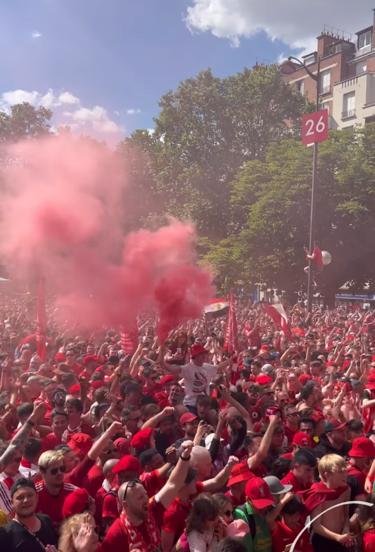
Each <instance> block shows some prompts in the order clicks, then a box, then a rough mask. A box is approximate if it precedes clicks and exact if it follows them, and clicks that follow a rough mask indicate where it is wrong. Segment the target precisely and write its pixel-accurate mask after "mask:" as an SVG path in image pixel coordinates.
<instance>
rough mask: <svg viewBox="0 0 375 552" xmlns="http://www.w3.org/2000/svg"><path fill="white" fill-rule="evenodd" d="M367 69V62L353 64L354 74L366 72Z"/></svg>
mask: <svg viewBox="0 0 375 552" xmlns="http://www.w3.org/2000/svg"><path fill="white" fill-rule="evenodd" d="M366 71H367V63H357V65H356V66H355V74H356V75H357V76H358V75H362V74H363V73H366Z"/></svg>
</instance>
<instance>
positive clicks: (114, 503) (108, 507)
mask: <svg viewBox="0 0 375 552" xmlns="http://www.w3.org/2000/svg"><path fill="white" fill-rule="evenodd" d="M118 514H119V511H118V500H117V493H116V491H113V490H111V491H109V493H107V494H106V495H105V496H104V498H103V505H102V519H116V518H117V517H118Z"/></svg>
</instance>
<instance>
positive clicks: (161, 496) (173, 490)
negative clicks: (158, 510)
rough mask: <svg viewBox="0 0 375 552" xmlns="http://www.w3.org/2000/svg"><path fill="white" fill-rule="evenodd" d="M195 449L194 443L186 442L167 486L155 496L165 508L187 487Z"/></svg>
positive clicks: (182, 446)
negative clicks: (186, 482)
mask: <svg viewBox="0 0 375 552" xmlns="http://www.w3.org/2000/svg"><path fill="white" fill-rule="evenodd" d="M192 448H193V443H192V441H184V442H183V443H182V445H181V452H180V458H179V459H178V462H177V464H176V465H175V467H174V468H173V470H172V472H171V475H170V476H169V478H168V481H167V482H166V484H165V485H164V486H163V487H162V488H161V489H160V491H159V492H158V493H156V495H155V500H156V501H157V502H160V503H161V504H162V505H163V506H164V508H168V506H169V505H170V503H171V502H172V501H173V500H174V499H175V498H176V496H177V493H178V492H179V490H180V489H182V487H183V486H184V485H185V481H186V476H187V474H188V470H189V467H190V456H191V450H192Z"/></svg>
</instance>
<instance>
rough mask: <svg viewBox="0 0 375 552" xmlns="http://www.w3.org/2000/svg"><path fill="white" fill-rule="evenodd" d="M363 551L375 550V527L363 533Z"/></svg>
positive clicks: (370, 551) (371, 551)
mask: <svg viewBox="0 0 375 552" xmlns="http://www.w3.org/2000/svg"><path fill="white" fill-rule="evenodd" d="M362 550H363V552H374V550H375V529H369V530H368V531H365V532H364V533H363V535H362Z"/></svg>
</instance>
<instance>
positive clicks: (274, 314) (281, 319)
mask: <svg viewBox="0 0 375 552" xmlns="http://www.w3.org/2000/svg"><path fill="white" fill-rule="evenodd" d="M263 308H264V311H265V313H266V314H268V316H269V317H270V318H271V319H272V320H273V322H274V324H275V326H276V327H277V328H280V329H281V330H282V331H283V332H284V335H286V336H289V335H290V325H289V320H288V316H287V314H286V312H285V309H284V307H283V306H282V304H281V303H272V304H271V303H264V304H263Z"/></svg>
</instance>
